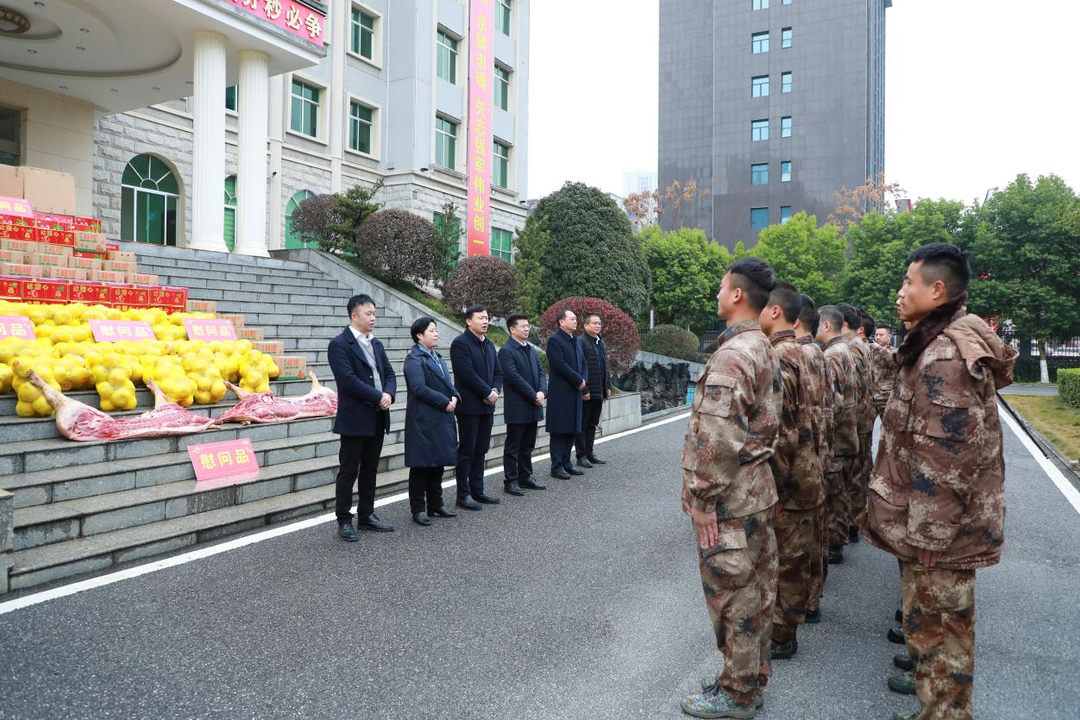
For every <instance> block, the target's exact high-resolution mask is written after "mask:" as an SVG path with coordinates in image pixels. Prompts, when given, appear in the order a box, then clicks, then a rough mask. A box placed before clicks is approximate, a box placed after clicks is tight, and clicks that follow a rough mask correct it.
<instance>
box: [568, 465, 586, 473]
mask: <svg viewBox="0 0 1080 720" xmlns="http://www.w3.org/2000/svg"><path fill="white" fill-rule="evenodd" d="M566 472H567V473H569V474H570V475H584V474H585V473H583V472H581V471H580V470H578V469H577V468H575V467H568V468H566Z"/></svg>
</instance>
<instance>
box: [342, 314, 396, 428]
mask: <svg viewBox="0 0 1080 720" xmlns="http://www.w3.org/2000/svg"><path fill="white" fill-rule="evenodd" d="M371 349H372V351H373V353H374V355H375V363H376V364H377V365H378V366H379V375H380V376H381V377H382V385H383V389H382V392H379V390H377V389H376V388H375V374H374V373H373V372H372V371H371V366H369V365H368V363H367V360H366V359H364V351H363V350H361V349H360V344H359V343H358V342H356V336H355V335H353V332H352V330H351V329H350V328H345V329H344V330H343V331H342V332H341V334H340V335H338V336H337V337H335V338H334V339H333V340H331V341H330V347H329V348H327V356H328V357H329V360H330V370H331V372H333V373H334V379H335V380H337V393H338V409H337V418H336V419H335V420H334V432H336V433H337V434H338V435H354V436H358V437H374V436H375V422H376V418H377V417H378V414H379V413H383V415H384V418H385V420H386V432H390V411H389V410H379V402H380V401H381V400H382V393H384V392H385V393H389V394H390V398H391V399H393V397H394V396H395V395H396V394H397V375H395V374H394V368H393V367H391V365H390V360H389V359H388V358H387V357H386V349H385V348H383V344H382V342H380V341H379V339H378V338H373V339H372V341H371Z"/></svg>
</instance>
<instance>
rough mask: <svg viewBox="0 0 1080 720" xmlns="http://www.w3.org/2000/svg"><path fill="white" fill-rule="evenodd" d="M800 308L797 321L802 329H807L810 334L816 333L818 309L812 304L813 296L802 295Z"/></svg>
mask: <svg viewBox="0 0 1080 720" xmlns="http://www.w3.org/2000/svg"><path fill="white" fill-rule="evenodd" d="M801 298H802V309H800V310H799V323H800V324H801V325H802V326H803V329H804V330H809V331H810V334H811V335H815V336H816V335H817V329H818V309H817V305H815V304H814V298H812V297H810V296H809V295H805V294H804V295H802V296H801Z"/></svg>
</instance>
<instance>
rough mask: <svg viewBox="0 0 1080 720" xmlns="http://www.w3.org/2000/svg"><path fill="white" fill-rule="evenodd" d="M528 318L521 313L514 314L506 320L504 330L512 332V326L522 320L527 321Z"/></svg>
mask: <svg viewBox="0 0 1080 720" xmlns="http://www.w3.org/2000/svg"><path fill="white" fill-rule="evenodd" d="M528 319H529V318H528V317H527V316H525V315H522V314H521V313H514V314H513V315H511V316H510V317H508V318H506V329H507V330H513V329H514V326H515V325H517V324H518V323H519V322H521V321H522V320H528Z"/></svg>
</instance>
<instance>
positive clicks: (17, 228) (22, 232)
mask: <svg viewBox="0 0 1080 720" xmlns="http://www.w3.org/2000/svg"><path fill="white" fill-rule="evenodd" d="M0 238H7V239H8V240H25V241H27V242H37V239H38V230H37V228H35V227H31V226H30V225H22V224H19V223H13V222H10V221H8V222H0Z"/></svg>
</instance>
